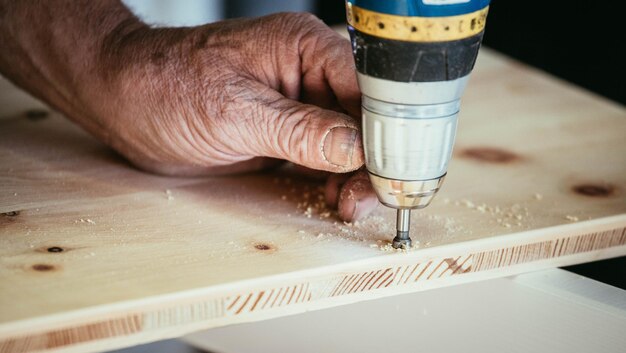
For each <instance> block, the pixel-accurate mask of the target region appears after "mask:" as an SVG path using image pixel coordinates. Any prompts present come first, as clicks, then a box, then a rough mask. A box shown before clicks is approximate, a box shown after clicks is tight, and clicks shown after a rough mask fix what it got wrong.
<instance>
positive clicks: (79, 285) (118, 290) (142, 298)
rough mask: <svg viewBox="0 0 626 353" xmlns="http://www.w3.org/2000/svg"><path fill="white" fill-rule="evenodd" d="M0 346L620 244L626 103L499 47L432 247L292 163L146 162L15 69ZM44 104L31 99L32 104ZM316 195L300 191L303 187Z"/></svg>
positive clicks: (366, 294)
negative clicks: (141, 164)
mask: <svg viewBox="0 0 626 353" xmlns="http://www.w3.org/2000/svg"><path fill="white" fill-rule="evenodd" d="M2 85H3V87H0V88H1V89H0V92H2V93H1V94H2V95H3V96H4V95H6V96H9V97H19V99H18V98H16V99H10V100H3V102H4V101H7V104H6V105H5V106H3V107H1V108H0V116H2V117H3V119H0V308H1V310H0V352H33V351H44V350H53V351H65V352H78V351H97V350H104V349H113V348H115V347H123V346H128V345H132V344H137V343H142V342H148V341H152V340H157V339H163V338H168V337H174V336H177V335H181V334H184V333H188V332H192V331H195V330H199V329H203V328H209V327H217V326H224V325H229V324H233V323H239V322H249V321H255V320H263V319H267V318H271V317H278V316H284V315H289V314H294V313H300V312H304V311H309V310H316V309H320V308H326V307H330V306H335V305H342V304H347V303H353V302H357V301H361V300H368V299H373V298H378V297H384V296H391V295H396V294H400V293H406V292H415V291H420V290H425V289H430V288H436V287H442V286H448V285H452V284H456V283H464V282H471V281H477V280H483V279H487V278H494V277H501V276H507V275H511V274H516V273H521V272H526V271H532V270H536V269H540V268H547V267H554V266H562V265H567V264H574V263H580V262H586V261H593V260H596V259H601V258H607V257H612V256H622V255H624V254H626V230H625V229H626V139H624V133H625V132H626V112H625V110H624V108H623V107H621V106H618V105H615V104H613V103H611V102H608V101H606V100H603V99H601V98H599V97H596V96H593V95H591V94H589V93H588V92H585V91H582V90H580V89H578V88H575V87H572V86H569V85H567V84H565V83H563V82H560V81H558V80H555V79H554V78H550V77H547V76H546V75H544V74H541V73H539V72H537V71H535V70H533V69H530V68H528V67H525V66H522V65H520V64H518V63H516V62H514V61H511V60H509V59H507V58H504V57H502V56H500V55H498V54H496V53H493V52H491V51H489V50H484V51H482V52H481V54H480V57H479V60H478V63H477V67H476V70H475V72H474V74H473V77H472V80H471V82H470V85H469V87H468V90H467V94H466V95H465V97H464V103H463V108H462V111H461V118H460V119H461V122H460V127H459V132H458V140H457V141H458V143H457V145H456V147H455V150H456V152H455V156H454V159H453V161H452V163H451V166H450V170H449V174H448V178H447V179H446V182H445V184H444V187H443V190H442V191H441V193H440V195H438V197H437V198H436V200H435V201H434V202H433V204H432V205H431V206H430V207H429V208H427V209H425V210H423V211H420V212H414V217H413V218H414V219H413V224H412V229H414V230H415V235H414V237H415V238H416V239H417V240H419V241H420V248H419V249H417V250H413V251H409V252H405V253H404V252H400V253H396V252H387V251H383V250H381V247H384V245H385V244H387V242H388V241H389V240H390V238H391V237H392V235H393V234H392V233H393V227H394V218H393V212H392V211H390V210H387V209H383V208H382V207H380V208H379V209H378V210H377V211H376V213H375V214H374V215H372V216H371V217H369V218H367V219H366V220H364V221H362V222H359V223H358V224H343V223H342V222H339V221H338V219H337V218H336V215H335V214H333V213H332V212H328V210H327V209H326V208H325V207H324V205H323V204H321V203H320V202H319V200H318V197H319V196H320V195H321V191H320V187H321V184H320V182H319V181H315V180H307V179H303V178H301V177H297V176H296V175H293V174H291V173H290V172H289V171H286V170H278V171H271V172H267V173H260V174H254V175H241V176H235V177H226V178H196V179H182V178H178V179H177V178H164V177H159V176H154V175H150V174H146V173H143V172H141V171H138V170H136V169H134V168H133V167H132V166H130V165H129V164H128V163H127V162H125V161H124V160H123V159H121V158H120V157H119V156H117V155H116V154H115V153H114V152H112V151H111V150H109V149H108V148H106V147H105V146H103V145H102V144H100V143H98V142H96V141H95V140H93V139H92V138H91V137H89V136H88V135H87V134H86V133H84V132H82V131H81V130H79V129H78V128H77V127H75V126H73V125H72V124H71V123H69V122H68V121H67V120H65V119H64V118H63V117H61V116H59V115H58V114H56V113H54V112H50V113H49V114H43V113H41V112H40V111H39V112H38V113H36V114H35V113H33V111H32V109H34V108H37V109H41V106H39V105H37V104H38V103H36V102H35V101H33V100H32V99H29V98H25V97H24V96H21V95H20V94H19V93H18V92H17V91H16V90H15V89H14V88H11V87H9V86H7V84H6V82H3V83H2ZM28 111H31V112H30V113H27V112H28ZM309 206H310V207H311V208H310V209H308V210H307V207H309Z"/></svg>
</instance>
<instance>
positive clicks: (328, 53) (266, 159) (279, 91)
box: [85, 14, 377, 221]
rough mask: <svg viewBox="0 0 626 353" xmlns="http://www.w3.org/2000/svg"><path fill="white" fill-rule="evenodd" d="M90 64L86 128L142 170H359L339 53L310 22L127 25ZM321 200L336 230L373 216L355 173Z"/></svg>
mask: <svg viewBox="0 0 626 353" xmlns="http://www.w3.org/2000/svg"><path fill="white" fill-rule="evenodd" d="M99 58H100V62H99V63H98V65H97V76H98V77H101V78H102V80H101V81H100V82H99V84H96V85H93V84H92V85H90V86H86V87H85V90H86V92H85V95H86V96H88V97H89V99H88V100H87V101H88V102H92V103H90V104H94V102H96V104H95V105H93V106H90V107H88V109H87V110H88V111H90V112H92V113H93V115H94V116H95V119H96V120H97V126H100V127H104V128H102V129H94V128H91V129H89V127H87V128H88V129H89V130H90V131H91V132H92V133H94V134H96V135H100V136H99V137H100V138H102V139H103V140H105V141H106V142H107V143H109V144H110V145H111V146H113V147H114V148H116V149H117V150H118V151H119V152H120V153H121V154H123V155H124V156H125V157H127V158H128V159H129V160H130V161H132V162H133V163H134V164H136V165H137V166H139V167H141V168H143V169H146V170H149V171H152V172H157V173H161V174H168V175H207V174H209V175H214V174H224V173H235V172H245V171H253V170H259V169H262V168H265V167H268V166H271V165H275V164H276V163H277V162H278V161H279V160H287V161H290V162H293V163H296V164H298V165H302V166H305V167H308V168H312V169H317V170H324V171H328V172H333V173H346V172H351V171H355V170H357V169H359V168H360V167H361V166H362V165H363V149H362V144H361V137H360V132H359V124H358V122H357V121H356V120H355V119H354V118H352V117H358V116H359V114H360V92H359V89H358V86H357V83H356V78H355V74H354V65H353V61H352V55H351V48H350V44H349V42H348V41H347V40H345V39H343V38H342V37H341V36H340V35H338V34H337V33H335V32H334V31H332V30H331V29H329V28H328V27H326V26H325V25H324V24H323V23H322V22H321V21H320V20H318V19H316V18H315V17H313V16H312V15H308V14H278V15H272V16H268V17H263V18H258V19H242V20H232V21H225V22H220V23H215V24H211V25H206V26H202V27H195V28H165V29H153V28H148V27H146V26H145V25H143V24H141V23H132V22H129V23H126V24H124V25H122V26H118V27H117V28H116V30H115V31H113V32H112V33H111V34H110V35H109V36H108V37H107V39H106V40H105V42H104V46H103V49H102V53H101V55H100V56H99ZM97 104H99V105H97ZM95 130H98V131H95ZM326 197H327V201H328V203H329V204H331V205H333V206H336V207H338V209H339V214H340V216H341V217H342V218H343V219H344V220H347V221H351V220H355V219H358V218H360V217H363V216H365V215H367V214H368V213H369V212H370V211H371V210H373V209H374V208H375V207H376V204H377V201H376V198H375V195H374V194H373V191H372V188H371V185H370V184H369V181H368V180H367V177H366V175H365V173H363V172H359V173H356V174H354V175H353V176H351V175H350V174H334V175H332V176H331V177H330V178H329V180H328V185H327V192H326Z"/></svg>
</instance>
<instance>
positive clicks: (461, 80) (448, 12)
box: [346, 0, 489, 248]
mask: <svg viewBox="0 0 626 353" xmlns="http://www.w3.org/2000/svg"><path fill="white" fill-rule="evenodd" d="M488 6H489V0H396V1H394V0H384V1H383V0H346V12H347V19H348V30H349V32H350V37H351V41H352V48H353V52H354V58H355V63H356V68H357V78H358V82H359V86H360V88H361V92H362V94H363V97H362V119H363V120H362V124H363V146H364V149H365V161H366V167H367V170H368V172H369V176H370V180H371V181H372V185H373V186H374V190H375V191H376V194H377V196H378V198H379V200H380V201H381V202H382V203H383V204H384V205H386V206H389V207H392V208H395V209H397V210H398V218H397V233H396V237H395V238H394V241H393V246H394V247H396V248H400V247H409V246H411V240H410V237H409V224H410V211H411V210H412V209H419V208H423V207H426V206H427V205H428V204H429V203H430V202H431V200H432V199H433V197H434V195H435V193H436V192H437V191H438V190H439V188H440V186H441V183H442V181H443V179H444V177H445V175H446V172H447V168H448V162H449V161H450V158H451V156H452V149H453V145H454V139H455V134H456V125H457V116H458V112H459V108H460V99H461V95H462V94H463V91H464V89H465V86H466V84H467V81H468V79H469V75H470V72H471V71H472V69H473V67H474V63H475V61H476V56H477V55H478V49H479V47H480V43H481V40H482V36H483V33H484V26H485V21H486V17H487V10H488Z"/></svg>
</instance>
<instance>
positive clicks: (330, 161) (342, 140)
mask: <svg viewBox="0 0 626 353" xmlns="http://www.w3.org/2000/svg"><path fill="white" fill-rule="evenodd" d="M261 109H262V110H263V112H262V116H263V119H262V120H264V121H263V126H264V127H265V128H264V129H263V130H264V131H262V134H263V135H264V136H263V137H264V139H263V140H264V143H262V144H261V145H262V146H260V147H261V149H262V151H259V152H261V153H263V154H264V155H265V156H268V157H275V158H282V159H286V160H288V161H290V162H293V163H296V164H299V165H302V166H305V167H308V168H312V169H318V170H325V171H330V172H348V171H353V170H356V169H358V168H360V167H361V166H362V165H363V144H362V142H361V132H360V130H359V127H358V125H357V123H356V122H355V121H354V120H353V119H352V118H351V117H349V116H347V115H345V114H341V113H338V112H335V111H331V110H326V109H321V108H319V107H316V106H313V105H308V104H302V103H299V102H296V101H293V100H290V99H287V98H281V99H278V100H274V101H271V102H269V103H265V104H262V107H261Z"/></svg>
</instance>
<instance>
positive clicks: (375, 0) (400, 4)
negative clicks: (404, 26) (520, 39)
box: [346, 0, 490, 17]
mask: <svg viewBox="0 0 626 353" xmlns="http://www.w3.org/2000/svg"><path fill="white" fill-rule="evenodd" d="M346 1H348V2H349V3H351V4H353V5H355V6H358V7H361V8H364V9H366V10H370V11H375V12H381V13H386V14H390V15H398V16H419V17H446V16H456V15H464V14H466V13H470V12H474V11H478V10H480V9H483V8H485V6H487V5H489V1H490V0H469V1H467V2H464V3H457V4H454V2H461V1H463V0H346ZM424 1H425V2H426V4H425V3H424ZM433 3H434V4H437V3H439V4H442V5H434V4H433ZM445 3H452V4H447V5H443V4H445Z"/></svg>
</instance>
